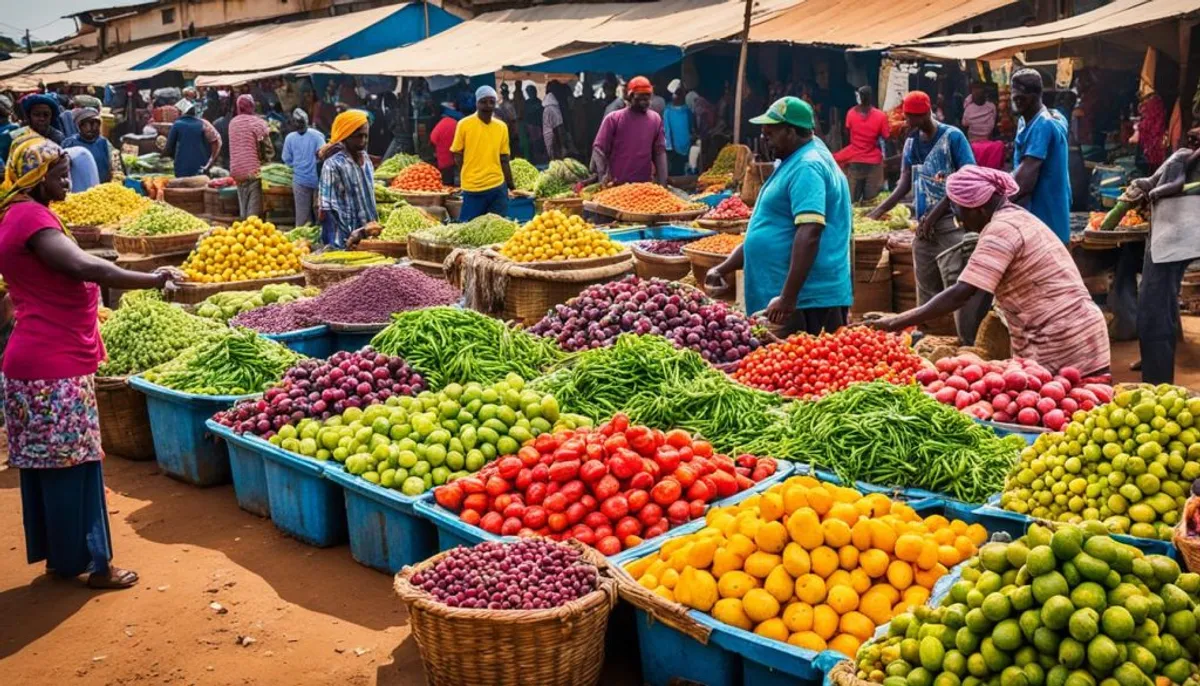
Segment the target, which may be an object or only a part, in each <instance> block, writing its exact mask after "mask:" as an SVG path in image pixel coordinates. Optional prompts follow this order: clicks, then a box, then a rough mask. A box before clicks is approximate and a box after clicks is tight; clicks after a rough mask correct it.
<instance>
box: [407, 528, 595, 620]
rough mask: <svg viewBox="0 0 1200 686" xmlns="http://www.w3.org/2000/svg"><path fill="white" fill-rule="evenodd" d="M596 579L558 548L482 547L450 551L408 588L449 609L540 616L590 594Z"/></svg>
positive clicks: (575, 556) (573, 553)
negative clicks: (535, 612) (526, 612)
mask: <svg viewBox="0 0 1200 686" xmlns="http://www.w3.org/2000/svg"><path fill="white" fill-rule="evenodd" d="M597 579H599V573H598V572H597V571H596V568H595V566H593V565H590V564H588V563H587V562H585V561H584V560H582V559H580V555H579V551H578V550H575V549H573V548H571V547H569V546H565V545H562V544H561V543H554V542H552V541H545V540H523V541H514V542H511V543H496V542H492V541H485V542H483V543H480V544H478V545H476V546H474V547H472V548H464V547H458V548H454V549H453V550H451V551H450V552H449V553H447V554H446V556H445V557H443V558H442V559H440V560H438V561H437V563H435V564H434V566H433V567H432V568H431V569H427V570H423V571H420V572H417V573H416V574H414V575H413V576H412V584H413V585H414V586H416V587H418V588H421V589H423V590H424V591H425V592H426V593H429V594H430V595H432V596H433V597H434V598H436V599H437V600H438V602H440V603H443V604H444V605H448V606H450V607H465V608H475V609H483V608H487V609H490V610H544V609H548V608H553V607H561V606H563V605H566V604H567V603H569V602H572V601H574V600H578V599H580V598H582V597H584V596H586V595H587V594H589V593H591V592H593V591H595V590H596V588H597V586H598V584H597ZM499 588H503V589H504V591H499V592H498V591H497V590H496V589H499Z"/></svg>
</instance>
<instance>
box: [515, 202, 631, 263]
mask: <svg viewBox="0 0 1200 686" xmlns="http://www.w3.org/2000/svg"><path fill="white" fill-rule="evenodd" d="M622 249H623V248H622V247H621V245H620V244H619V243H617V242H615V241H613V240H612V239H611V238H609V237H608V235H607V234H606V233H604V232H603V231H600V230H598V229H596V228H595V227H593V226H592V225H591V224H589V223H587V222H586V221H584V219H583V217H580V216H578V215H570V216H568V215H566V214H564V213H563V212H562V211H561V210H549V211H546V212H542V213H541V214H539V215H538V216H536V217H534V218H533V219H532V220H530V221H529V222H528V223H527V224H525V225H524V226H522V227H521V228H519V229H517V231H516V233H514V234H513V235H512V238H509V239H508V240H507V241H505V243H504V245H503V246H502V247H501V249H500V252H501V254H503V255H504V256H505V257H507V258H509V259H510V260H512V261H514V262H545V261H548V260H554V261H561V260H574V259H583V258H589V257H604V256H607V255H616V254H617V253H619V252H621V250H622Z"/></svg>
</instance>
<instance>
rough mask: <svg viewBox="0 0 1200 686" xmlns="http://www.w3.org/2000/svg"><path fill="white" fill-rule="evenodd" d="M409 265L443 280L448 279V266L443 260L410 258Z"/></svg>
mask: <svg viewBox="0 0 1200 686" xmlns="http://www.w3.org/2000/svg"><path fill="white" fill-rule="evenodd" d="M408 266H410V267H412V268H413V269H416V270H417V271H419V272H421V273H423V274H425V275H426V276H432V277H433V278H435V279H442V280H443V281H444V280H445V279H446V268H445V267H444V266H443V265H442V263H441V262H425V261H424V260H413V259H410V260H409V262H408Z"/></svg>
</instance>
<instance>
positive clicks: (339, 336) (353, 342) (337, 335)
mask: <svg viewBox="0 0 1200 686" xmlns="http://www.w3.org/2000/svg"><path fill="white" fill-rule="evenodd" d="M386 328H387V324H371V325H358V324H355V325H338V324H331V325H330V326H329V333H330V335H331V337H332V338H333V346H332V348H333V349H332V350H331V351H330V352H331V354H332V353H334V352H341V351H345V352H348V353H352V352H357V351H359V350H362V349H363V348H364V347H365V346H368V345H370V344H371V339H372V338H375V336H376V335H378V334H379V332H380V331H383V330H384V329H386Z"/></svg>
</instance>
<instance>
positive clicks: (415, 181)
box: [391, 162, 445, 193]
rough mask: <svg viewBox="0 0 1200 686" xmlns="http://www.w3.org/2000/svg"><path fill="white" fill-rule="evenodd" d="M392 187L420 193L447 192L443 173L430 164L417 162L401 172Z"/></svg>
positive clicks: (393, 181)
mask: <svg viewBox="0 0 1200 686" xmlns="http://www.w3.org/2000/svg"><path fill="white" fill-rule="evenodd" d="M391 187H392V188H395V189H398V190H401V191H410V192H418V193H441V192H442V191H444V190H445V186H443V185H442V173H441V172H440V171H438V168H437V167H435V166H433V165H432V164H429V163H428V162H417V163H416V164H410V165H409V166H407V167H405V168H404V169H402V170H400V172H399V173H398V174H396V178H394V179H392V183H391Z"/></svg>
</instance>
